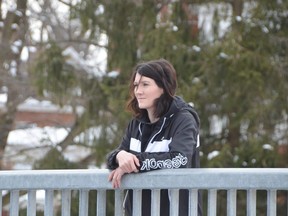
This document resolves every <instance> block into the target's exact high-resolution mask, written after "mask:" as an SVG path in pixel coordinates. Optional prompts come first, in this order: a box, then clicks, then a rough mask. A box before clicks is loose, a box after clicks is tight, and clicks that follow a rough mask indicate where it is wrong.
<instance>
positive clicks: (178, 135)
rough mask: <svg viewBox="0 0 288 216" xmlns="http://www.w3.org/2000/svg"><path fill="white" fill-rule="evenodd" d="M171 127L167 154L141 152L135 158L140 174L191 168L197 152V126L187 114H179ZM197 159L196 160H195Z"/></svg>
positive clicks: (191, 116) (192, 117) (193, 119)
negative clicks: (138, 163)
mask: <svg viewBox="0 0 288 216" xmlns="http://www.w3.org/2000/svg"><path fill="white" fill-rule="evenodd" d="M174 117H175V119H174V120H173V122H172V125H171V131H172V133H171V135H172V136H171V138H172V141H171V143H170V144H169V152H142V153H138V154H137V157H138V159H139V161H140V168H139V171H140V172H146V171H152V170H157V169H175V168H185V167H192V161H194V160H195V158H193V157H195V152H196V150H197V151H198V149H196V148H197V143H198V134H199V126H198V123H197V122H196V120H195V118H194V116H193V115H191V113H189V112H180V113H178V114H177V115H176V116H174ZM197 159H198V158H197Z"/></svg>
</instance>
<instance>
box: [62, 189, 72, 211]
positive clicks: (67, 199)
mask: <svg viewBox="0 0 288 216" xmlns="http://www.w3.org/2000/svg"><path fill="white" fill-rule="evenodd" d="M61 203H62V206H61V215H62V216H70V210H71V190H62V201H61Z"/></svg>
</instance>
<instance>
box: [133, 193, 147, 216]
mask: <svg viewBox="0 0 288 216" xmlns="http://www.w3.org/2000/svg"><path fill="white" fill-rule="evenodd" d="M141 215H142V190H141V189H134V190H133V216H141ZM143 216H145V215H143Z"/></svg>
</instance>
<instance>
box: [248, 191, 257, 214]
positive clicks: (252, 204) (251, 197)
mask: <svg viewBox="0 0 288 216" xmlns="http://www.w3.org/2000/svg"><path fill="white" fill-rule="evenodd" d="M247 216H256V190H254V189H250V190H248V191H247Z"/></svg>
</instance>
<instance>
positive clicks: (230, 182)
mask: <svg viewBox="0 0 288 216" xmlns="http://www.w3.org/2000/svg"><path fill="white" fill-rule="evenodd" d="M108 175H109V170H107V169H82V170H25V171H23V170H22V171H20V170H19V171H0V189H4V190H5V189H6V190H13V189H19V190H21V189H23V190H24V189H25V190H26V189H112V187H111V183H110V182H108V180H107V179H108ZM122 188H123V189H127V188H132V189H134V188H150V189H157V188H199V189H210V188H211V189H212V188H213V189H245V190H246V189H263V190H265V189H284V190H288V169H285V168H211V169H210V168H209V169H206V168H200V169H173V170H170V169H166V170H158V171H153V172H147V173H138V174H129V175H125V176H124V177H123V181H122Z"/></svg>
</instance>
